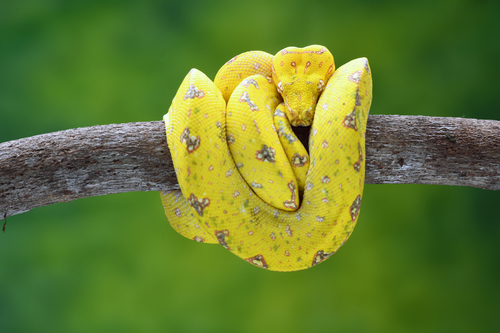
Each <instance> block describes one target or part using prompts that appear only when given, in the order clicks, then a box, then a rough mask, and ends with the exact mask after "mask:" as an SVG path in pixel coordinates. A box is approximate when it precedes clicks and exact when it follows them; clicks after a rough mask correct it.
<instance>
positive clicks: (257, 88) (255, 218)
mask: <svg viewBox="0 0 500 333" xmlns="http://www.w3.org/2000/svg"><path fill="white" fill-rule="evenodd" d="M371 100H372V79H371V72H370V67H369V65H368V60H367V59H366V58H359V59H355V60H352V61H350V62H349V63H347V64H345V65H343V66H341V67H340V68H338V69H337V70H335V65H334V59H333V56H332V54H331V53H330V52H329V51H328V50H327V49H326V48H325V47H324V46H320V45H312V46H308V47H305V48H296V47H288V48H285V49H283V50H281V51H279V52H278V53H277V54H276V55H275V56H272V55H271V54H268V53H266V52H262V51H251V52H246V53H243V54H240V55H238V56H236V57H234V58H232V59H231V60H229V61H228V62H227V63H226V64H225V65H224V66H223V67H222V68H221V69H220V70H219V72H218V73H217V75H216V77H215V80H214V81H211V80H210V79H209V78H208V77H207V76H206V75H205V74H203V73H202V72H200V71H198V70H196V69H192V70H191V71H190V72H189V73H188V75H187V76H186V78H185V79H184V81H183V82H182V84H181V86H180V87H179V90H178V91H177V94H176V95H175V97H174V99H173V101H172V105H171V107H170V109H169V111H168V113H167V114H166V115H165V116H164V121H165V128H166V134H167V142H168V147H169V150H170V153H171V156H172V160H173V163H174V167H175V172H176V175H177V179H178V182H179V186H180V189H181V190H180V191H179V190H177V191H170V192H166V191H164V192H161V198H162V202H163V207H164V209H165V214H166V216H167V218H168V221H169V222H170V224H171V225H172V227H173V228H174V229H175V230H176V231H177V232H178V233H180V234H181V235H183V236H185V237H187V238H189V239H193V240H195V241H198V242H205V243H214V244H215V243H218V244H221V245H222V246H223V247H225V248H226V249H228V250H229V251H231V252H232V253H234V254H236V255H237V256H239V257H240V258H243V259H244V260H246V261H248V262H249V263H251V264H253V265H256V266H258V267H261V268H265V269H269V270H274V271H295V270H300V269H305V268H308V267H311V266H314V265H316V264H318V263H320V262H322V261H324V260H325V259H327V258H328V257H330V256H331V255H332V254H333V253H335V252H336V251H337V250H338V249H339V248H340V247H341V246H342V245H343V244H344V243H345V242H346V240H347V239H348V238H349V236H350V235H351V233H352V231H353V229H354V226H355V225H356V221H357V219H358V215H359V210H360V205H361V196H362V193H363V185H364V175H365V131H366V121H367V118H368V112H369V109H370V105H371ZM290 125H292V126H309V125H312V126H311V129H310V138H309V154H308V153H307V150H306V149H305V148H304V147H303V146H302V144H301V143H300V141H299V140H298V139H297V138H296V137H295V135H294V133H293V131H292V128H291V126H290Z"/></svg>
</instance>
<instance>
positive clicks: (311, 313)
mask: <svg viewBox="0 0 500 333" xmlns="http://www.w3.org/2000/svg"><path fill="white" fill-rule="evenodd" d="M499 16H500V5H499V2H498V1H461V0H453V1H452V0H450V1H445V0H433V1H430V0H427V1H418V2H410V1H368V0H364V1H362V0H352V1H329V2H326V1H325V2H322V1H317V0H309V1H298V0H288V1H282V2H275V1H270V0H265V1H264V0H254V1H251V2H250V1H246V2H236V1H217V2H208V1H207V2H205V1H196V0H186V1H169V2H165V1H157V0H145V1H141V2H139V1H76V0H72V1H69V0H53V1H50V0H42V1H39V0H23V1H11V0H7V1H2V3H1V4H0V142H3V141H8V140H14V139H18V138H21V137H27V136H33V135H36V134H41V133H46V132H52V131H59V130H64V129H68V128H74V127H85V126H91V125H95V124H108V123H123V122H135V121H151V120H160V119H161V118H162V116H163V114H164V113H165V112H166V110H167V108H168V106H169V104H170V101H171V99H172V97H173V96H174V94H175V92H176V89H177V87H178V85H179V84H180V82H181V81H182V79H183V77H184V76H185V75H186V73H187V72H188V70H189V69H190V68H192V67H196V68H198V69H200V70H202V71H204V72H205V73H206V74H207V75H209V76H210V77H213V76H214V75H215V73H216V72H217V69H218V68H219V67H220V66H221V65H222V64H223V63H224V62H225V61H227V60H228V59H230V58H231V57H233V56H234V55H236V54H238V53H241V52H244V51H248V50H253V49H260V50H265V51H268V52H270V53H276V52H277V51H278V50H280V49H282V48H284V47H286V46H290V45H295V46H305V45H309V44H323V45H325V46H327V47H328V48H329V49H330V50H331V51H332V53H333V54H334V56H335V57H336V58H335V59H336V64H337V66H339V65H341V64H343V63H345V62H347V61H348V60H350V59H353V58H357V57H361V56H367V57H368V58H369V60H370V65H371V68H372V71H373V76H374V101H373V105H372V110H371V113H372V114H406V115H427V116H446V117H467V118H481V119H496V120H500V112H499V107H498V96H500V86H499V84H498V82H497V81H498V79H497V78H498V77H499V74H500V66H499V65H498V59H499V58H500V20H499V19H498V18H499ZM499 202H500V192H494V191H484V190H480V189H474V188H460V187H446V186H429V185H368V186H366V189H365V195H364V200H363V209H362V213H361V215H360V219H359V222H358V227H357V228H356V231H355V232H354V235H353V237H351V239H350V240H349V242H348V243H347V244H346V245H345V246H344V247H343V248H342V249H341V250H340V251H339V252H338V253H337V254H335V256H333V257H332V258H330V259H329V260H328V261H326V262H325V263H323V264H321V265H319V266H316V267H314V268H312V269H309V270H306V271H300V272H295V273H275V272H268V271H265V270H262V269H259V268H256V267H254V266H252V265H249V264H248V263H246V262H244V261H243V260H241V259H239V258H237V257H236V256H234V255H232V254H230V253H229V252H227V251H226V250H224V249H223V248H222V247H221V246H210V245H206V244H198V243H195V242H192V241H189V240H186V239H184V238H183V237H181V236H180V235H178V234H176V233H175V232H174V231H173V230H172V229H171V228H170V226H169V225H168V223H167V220H166V219H165V217H164V213H163V209H162V207H161V203H160V198H159V195H158V194H157V193H153V192H151V193H126V194H120V195H108V196H105V197H94V198H88V199H82V200H78V201H74V202H70V203H65V204H57V205H52V206H48V207H43V208H37V209H35V210H33V211H31V212H28V213H25V214H22V215H18V216H14V217H11V218H9V219H8V223H7V231H6V232H5V233H3V234H1V235H0V253H1V255H0V331H1V332H41V331H51V332H138V331H142V332H156V331H158V332H167V331H173V332H228V331H238V332H256V331H260V332H326V331H340V332H422V331H425V332H472V331H475V332H479V331H481V332H494V331H496V332H498V331H500V319H499V318H500V317H499V313H500V301H499V299H500V282H499V281H500V265H499V260H498V257H499V255H500V244H499V242H498V239H499V238H500V223H499V222H500V217H499V213H500V211H499V208H498V207H499Z"/></svg>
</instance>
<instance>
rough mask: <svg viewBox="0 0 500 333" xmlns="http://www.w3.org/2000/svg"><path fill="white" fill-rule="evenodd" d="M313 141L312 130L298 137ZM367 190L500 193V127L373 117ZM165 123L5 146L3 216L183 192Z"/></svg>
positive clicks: (1, 149)
mask: <svg viewBox="0 0 500 333" xmlns="http://www.w3.org/2000/svg"><path fill="white" fill-rule="evenodd" d="M297 132H298V133H297V134H298V135H299V137H300V138H301V141H302V142H304V143H305V142H307V133H308V129H307V128H302V129H298V131H297ZM366 155H367V156H366V181H365V183H367V184H383V183H386V184H388V183H390V184H437V185H459V186H472V187H479V188H483V189H489V190H500V121H493V120H477V119H462V118H438V117H422V116H386V115H374V116H370V117H369V120H368V130H367V133H366ZM177 188H178V184H177V179H176V176H175V173H174V171H173V166H172V161H171V159H170V153H169V150H168V147H167V143H166V139H165V132H164V125H163V122H162V121H155V122H147V123H128V124H114V125H105V126H93V127H87V128H76V129H70V130H66V131H61V132H55V133H48V134H43V135H37V136H33V137H29V138H24V139H20V140H15V141H9V142H4V143H1V144H0V218H2V217H4V216H7V217H8V216H12V215H16V214H20V213H23V212H26V211H29V210H31V209H33V208H35V207H41V206H45V205H50V204H53V203H57V202H68V201H71V200H75V199H79V198H84V197H90V196H97V195H105V194H109V193H120V192H130V191H159V190H169V189H177Z"/></svg>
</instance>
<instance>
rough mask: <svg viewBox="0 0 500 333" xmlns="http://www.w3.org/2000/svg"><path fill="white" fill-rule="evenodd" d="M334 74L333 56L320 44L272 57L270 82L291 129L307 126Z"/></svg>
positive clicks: (287, 50)
mask: <svg viewBox="0 0 500 333" xmlns="http://www.w3.org/2000/svg"><path fill="white" fill-rule="evenodd" d="M334 71H335V63H334V60H333V55H332V54H331V53H330V51H328V49H327V48H326V47H324V46H321V45H311V46H307V47H304V48H298V47H287V48H284V49H283V50H281V51H279V52H278V53H277V54H276V55H275V56H274V58H273V67H272V73H273V80H274V82H275V84H276V87H277V89H278V92H279V93H280V94H281V95H282V96H283V100H284V101H285V105H286V110H285V113H286V115H287V117H288V120H289V121H290V123H291V124H292V126H310V125H311V124H312V121H313V117H314V110H315V108H316V102H317V101H318V98H319V96H320V95H321V92H323V90H324V89H325V86H326V83H327V82H328V80H329V79H330V77H331V76H332V74H333V72H334Z"/></svg>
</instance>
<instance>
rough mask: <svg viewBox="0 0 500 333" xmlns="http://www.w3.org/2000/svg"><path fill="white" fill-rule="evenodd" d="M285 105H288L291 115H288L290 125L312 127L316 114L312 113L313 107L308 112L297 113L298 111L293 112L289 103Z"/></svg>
mask: <svg viewBox="0 0 500 333" xmlns="http://www.w3.org/2000/svg"><path fill="white" fill-rule="evenodd" d="M285 104H286V107H287V109H288V111H289V114H288V115H287V116H288V121H289V122H290V124H291V125H292V126H294V127H299V126H300V127H307V126H311V124H312V121H313V116H314V113H313V112H311V111H313V107H312V106H311V107H309V108H308V109H306V110H302V111H298V112H297V111H294V110H292V108H291V107H290V105H288V103H285Z"/></svg>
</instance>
